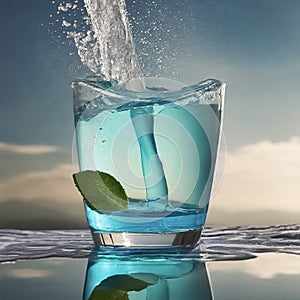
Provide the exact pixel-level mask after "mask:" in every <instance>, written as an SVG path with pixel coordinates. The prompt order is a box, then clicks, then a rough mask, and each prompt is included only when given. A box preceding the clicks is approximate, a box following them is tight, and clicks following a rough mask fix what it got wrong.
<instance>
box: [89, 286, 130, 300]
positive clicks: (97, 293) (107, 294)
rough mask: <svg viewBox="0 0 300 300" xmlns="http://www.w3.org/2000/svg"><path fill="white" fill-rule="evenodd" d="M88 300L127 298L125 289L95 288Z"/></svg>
mask: <svg viewBox="0 0 300 300" xmlns="http://www.w3.org/2000/svg"><path fill="white" fill-rule="evenodd" d="M88 300H129V297H128V294H127V292H125V291H118V290H102V289H99V288H97V287H96V288H95V289H94V290H93V292H92V294H91V296H90V297H89V299H88Z"/></svg>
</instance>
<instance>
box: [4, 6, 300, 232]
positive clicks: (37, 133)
mask: <svg viewBox="0 0 300 300" xmlns="http://www.w3.org/2000/svg"><path fill="white" fill-rule="evenodd" d="M52 2H54V3H52ZM134 2H135V3H134ZM176 2H177V1H171V0H162V1H160V3H161V4H163V5H168V9H165V8H163V6H162V8H161V10H160V16H161V18H160V17H158V16H157V15H156V14H155V13H154V12H153V11H150V13H148V10H149V9H148V6H147V1H137V0H136V1H133V0H128V1H127V7H128V11H129V16H130V18H131V22H132V26H133V35H134V39H135V42H136V47H137V52H138V54H139V57H140V59H141V61H142V68H143V72H144V74H146V75H147V76H163V77H167V78H171V79H176V80H179V81H182V82H186V83H195V82H199V81H201V80H203V79H205V78H217V79H220V80H222V81H224V82H226V84H227V87H226V98H225V114H224V127H223V134H224V137H225V141H226V150H224V153H225V169H224V170H223V168H221V170H218V172H219V173H220V174H221V176H220V177H221V178H222V180H221V182H218V184H217V188H218V189H217V193H216V194H215V195H214V197H213V199H212V201H211V205H210V212H209V217H208V221H207V224H208V225H262V224H280V223H299V222H300V213H299V211H300V202H299V198H300V192H299V188H298V182H299V179H300V156H299V153H300V131H299V128H300V119H299V113H298V112H299V111H300V102H299V95H298V86H299V79H300V59H299V58H300V57H299V56H300V54H299V53H300V27H299V20H300V2H299V1H297V0H286V1H284V2H283V1H278V0H244V1H239V0H226V1H223V0H210V1H208V0H204V1H199V0H197V1H196V0H190V1H180V5H179V6H176V5H175V4H176ZM80 3H81V1H79V4H80ZM59 4H60V2H59V1H50V0H43V1H41V0H16V1H5V2H4V3H2V8H1V10H0V22H1V23H0V25H1V26H0V33H1V35H0V36H1V47H0V77H1V78H0V88H1V93H0V101H1V102H0V103H1V110H0V115H1V117H0V128H1V129H0V227H2V228H3V227H11V228H13V227H15V228H16V227H17V228H62V227H68V228H75V227H76V228H80V227H83V226H86V221H85V218H84V212H83V207H82V200H81V197H80V195H79V194H78V192H77V191H76V189H75V188H74V186H73V183H72V179H71V174H72V173H73V165H72V141H73V132H74V124H73V116H72V114H73V111H72V109H73V108H72V89H71V82H72V81H73V80H74V79H76V78H81V77H83V76H85V75H87V74H88V70H87V68H86V67H84V66H83V64H82V63H81V61H80V59H79V57H78V55H77V54H76V49H75V47H74V45H73V44H72V41H71V40H68V39H66V37H65V36H64V34H63V32H62V31H63V29H62V27H61V22H62V16H61V15H57V14H56V12H57V7H58V5H59ZM178 11H179V12H178ZM137 12H139V14H138V13H137ZM51 15H52V17H51ZM133 17H134V18H135V19H133ZM139 18H140V19H139ZM56 19H58V21H56ZM160 19H163V20H165V22H164V23H163V22H162V21H160ZM139 20H140V21H141V20H142V22H140V24H137V22H138V21H139ZM154 21H155V22H156V26H157V28H158V30H157V32H156V33H155V32H150V33H152V36H150V35H148V41H149V43H148V44H143V40H142V38H143V33H142V32H141V31H142V30H144V29H145V28H147V26H148V27H149V24H150V23H151V22H154ZM154 33H155V34H154ZM153 44H158V45H159V47H160V49H161V54H160V56H159V57H158V56H157V54H156V53H155V52H154V51H153V47H151V45H152V46H153ZM147 53H148V54H151V55H150V58H147V57H149V55H148V56H147ZM158 58H161V61H162V62H161V63H158V61H157V59H158ZM153 62H155V63H153ZM159 65H161V66H159ZM219 181H220V180H219Z"/></svg>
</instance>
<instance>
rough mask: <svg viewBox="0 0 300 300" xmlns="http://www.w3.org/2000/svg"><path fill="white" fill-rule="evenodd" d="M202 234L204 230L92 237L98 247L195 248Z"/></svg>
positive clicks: (126, 233) (103, 234) (117, 233)
mask: <svg viewBox="0 0 300 300" xmlns="http://www.w3.org/2000/svg"><path fill="white" fill-rule="evenodd" d="M201 232H202V229H197V230H189V231H184V232H170V233H130V232H113V233H97V232H92V236H93V239H94V242H95V244H96V245H97V246H115V247H125V248H131V247H136V248H157V247H172V246H175V247H176V246H185V247H189V248H190V247H191V248H193V247H195V246H196V245H197V244H198V243H199V239H200V236H201Z"/></svg>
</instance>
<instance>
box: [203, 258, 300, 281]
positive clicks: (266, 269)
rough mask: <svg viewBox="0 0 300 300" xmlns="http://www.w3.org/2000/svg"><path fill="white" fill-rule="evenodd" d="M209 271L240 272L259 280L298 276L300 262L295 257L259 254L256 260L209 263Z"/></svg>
mask: <svg viewBox="0 0 300 300" xmlns="http://www.w3.org/2000/svg"><path fill="white" fill-rule="evenodd" d="M208 269H209V271H212V272H214V271H223V272H241V273H246V274H249V275H252V276H253V277H257V278H261V279H271V278H273V277H275V276H278V275H299V270H300V260H299V259H298V257H297V255H285V254H279V253H272V254H270V253H268V254H260V255H259V256H258V257H257V258H256V259H251V260H244V261H236V262H230V264H228V262H217V263H209V265H208Z"/></svg>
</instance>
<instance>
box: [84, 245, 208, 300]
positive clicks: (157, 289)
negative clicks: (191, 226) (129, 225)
mask: <svg viewBox="0 0 300 300" xmlns="http://www.w3.org/2000/svg"><path fill="white" fill-rule="evenodd" d="M114 254H115V255H112V254H111V255H109V253H106V255H105V254H103V252H97V251H96V250H94V251H93V252H92V253H91V254H90V257H89V261H88V266H87V271H86V280H85V287H84V293H83V300H106V299H117V300H127V299H128V300H195V299H202V300H210V299H213V296H212V291H211V287H210V282H209V277H208V274H207V270H206V266H205V262H203V261H201V260H200V259H192V258H176V257H175V256H173V257H172V255H170V256H164V257H161V258H158V256H156V258H155V256H154V257H150V256H149V257H148V258H147V257H142V256H133V255H130V254H128V252H126V253H123V254H122V252H119V253H118V254H116V253H114Z"/></svg>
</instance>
